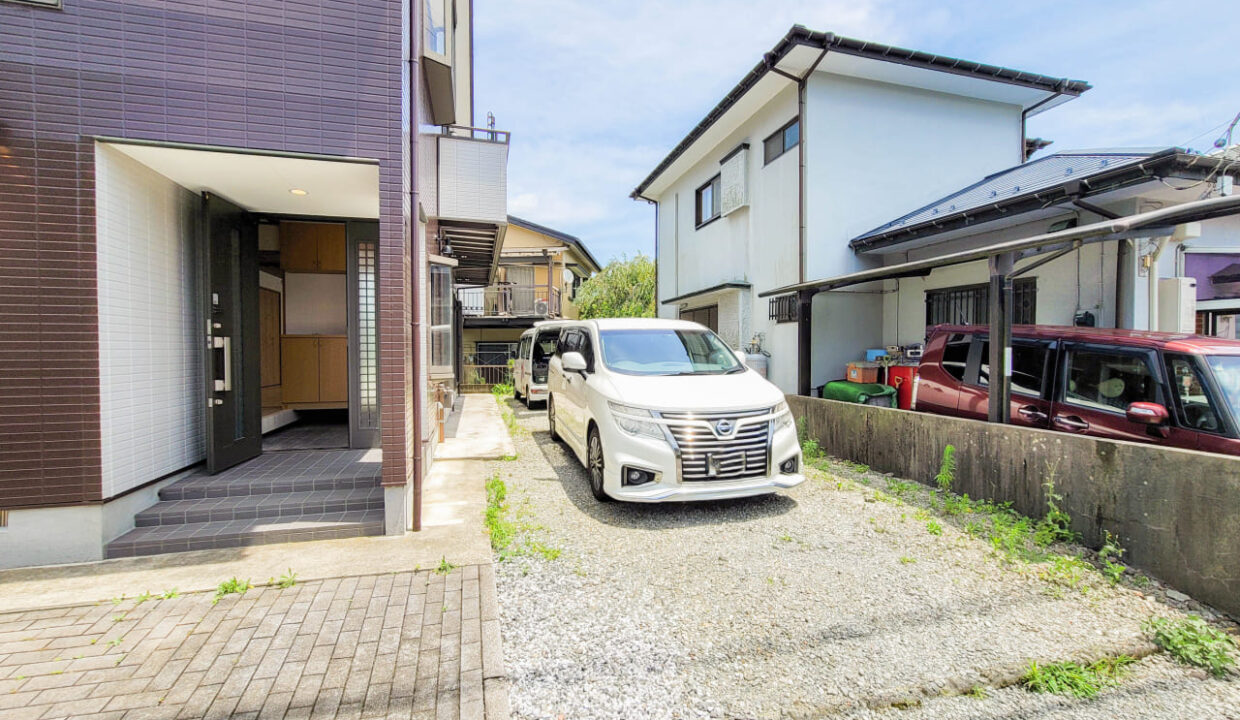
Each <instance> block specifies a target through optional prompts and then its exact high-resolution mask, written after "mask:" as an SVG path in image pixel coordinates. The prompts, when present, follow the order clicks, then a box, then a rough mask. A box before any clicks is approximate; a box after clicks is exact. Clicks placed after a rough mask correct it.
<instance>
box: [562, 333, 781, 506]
mask: <svg viewBox="0 0 1240 720" xmlns="http://www.w3.org/2000/svg"><path fill="white" fill-rule="evenodd" d="M548 376H549V380H548V387H549V389H550V393H549V395H547V420H548V422H549V423H550V426H551V437H552V439H556V440H563V441H564V442H565V443H566V444H567V445H568V446H569V448H571V450H572V452H573V454H575V455H576V456H577V459H578V460H579V461H581V463H582V464H583V465H584V466H585V467H586V469H587V470H588V471H589V477H590V491H591V493H593V495H594V497H595V498H596V499H598V500H600V501H605V500H610V499H616V500H628V501H631V502H660V501H666V500H718V499H723V498H735V497H745V496H749V495H760V494H763V493H772V492H777V491H780V490H784V489H787V488H791V487H795V486H796V485H799V484H800V483H801V482H803V481H804V480H805V476H804V475H803V474H802V468H801V447H800V443H799V442H798V441H797V433H796V426H795V423H794V421H793V419H792V413H791V412H790V411H789V409H788V404H787V403H786V402H784V396H783V393H781V392H780V391H779V388H777V387H775V386H774V385H772V384H771V383H770V382H768V381H767V380H766V379H765V378H763V377H762V376H761V375H759V374H758V373H757V372H755V371H754V370H751V369H749V368H748V367H746V366H745V364H744V363H742V362H741V360H740V358H739V357H738V356H737V354H736V353H735V352H734V351H733V350H732V349H731V348H729V347H728V346H727V344H726V343H724V342H723V341H722V340H720V339H719V337H718V336H716V335H715V334H714V333H713V332H711V331H710V330H708V329H707V328H705V327H703V326H701V325H699V324H697V323H693V322H686V321H683V320H655V319H632V320H619V319H617V320H583V321H579V322H575V323H569V324H567V325H566V326H565V327H563V328H561V329H560V332H559V346H558V347H557V348H556V353H555V356H554V357H552V359H551V368H550V371H549V373H548Z"/></svg>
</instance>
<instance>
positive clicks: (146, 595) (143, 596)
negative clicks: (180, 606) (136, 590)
mask: <svg viewBox="0 0 1240 720" xmlns="http://www.w3.org/2000/svg"><path fill="white" fill-rule="evenodd" d="M153 597H155V596H154V595H152V594H151V591H150V590H147V591H146V592H144V593H142V594H141V595H139V596H138V597H136V598H134V600H135V601H136V602H135V603H134V607H137V606H138V605H141V604H142V603H144V602H146V601H147V600H150V599H151V598H153Z"/></svg>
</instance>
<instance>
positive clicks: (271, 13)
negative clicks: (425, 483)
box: [0, 0, 413, 507]
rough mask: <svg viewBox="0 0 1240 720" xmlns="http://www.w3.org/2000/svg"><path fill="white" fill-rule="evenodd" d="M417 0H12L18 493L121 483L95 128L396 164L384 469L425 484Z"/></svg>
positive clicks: (2, 115) (1, 347)
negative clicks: (406, 4) (105, 387)
mask: <svg viewBox="0 0 1240 720" xmlns="http://www.w3.org/2000/svg"><path fill="white" fill-rule="evenodd" d="M402 6H403V3H402V2H400V1H399V0H373V1H368V2H360V1H354V2H349V1H333V0H300V1H296V2H295V1H293V0H288V1H284V2H281V1H277V0H272V1H270V2H261V3H260V2H245V1H244V0H210V2H207V3H203V2H201V1H200V0H168V1H167V2H163V1H159V2H157V1H155V0H127V1H123V2H122V1H121V0H70V1H69V2H66V3H65V7H64V9H63V10H48V9H44V8H38V7H34V6H26V5H18V4H12V3H0V48H2V51H0V507H20V506H30V505H48V504H61V503H72V502H81V501H91V500H99V499H101V498H103V497H105V494H104V487H103V474H102V469H101V448H100V419H99V418H100V407H99V393H100V374H99V371H100V350H99V337H98V313H99V304H98V303H99V299H98V296H97V291H96V281H95V251H96V248H95V222H96V213H95V167H94V142H93V137H94V136H111V137H124V138H131V139H145V140H154V141H171V142H188V143H203V144H210V145H223V146H233V147H243V148H252V149H263V150H281V151H290V152H307V153H318V154H326V155H347V156H355V157H368V158H376V159H378V160H379V163H380V256H381V262H382V263H383V267H382V268H381V271H380V272H381V274H380V290H379V294H380V297H379V305H380V312H381V313H382V314H383V316H382V317H381V319H380V323H381V333H382V337H381V340H380V345H381V351H380V352H381V355H380V367H381V372H382V379H381V382H382V383H383V400H384V404H385V409H384V413H385V414H384V416H383V423H384V429H383V451H384V482H385V483H387V484H403V483H404V482H406V481H407V479H408V477H409V474H408V473H409V467H408V462H407V458H408V450H409V448H410V447H411V443H410V442H409V428H408V425H409V422H410V418H411V417H412V413H411V409H412V408H411V400H410V398H409V393H410V391H411V388H412V385H411V380H412V376H413V373H412V368H413V358H412V351H411V347H412V344H411V343H410V337H409V328H410V320H411V316H410V315H409V302H410V288H411V287H412V285H413V276H412V275H411V273H410V264H409V245H408V241H407V233H408V231H409V230H408V225H407V224H406V219H407V218H408V217H409V216H410V212H411V210H410V204H409V195H407V194H405V193H406V191H411V190H412V187H411V185H410V180H409V168H410V167H412V163H413V158H412V157H408V156H407V155H406V154H405V153H406V150H407V149H406V148H405V147H404V144H405V143H404V142H402V131H404V132H405V133H407V132H408V128H409V120H410V114H409V112H408V109H407V107H408V106H407V105H405V106H404V107H402V99H403V96H404V94H405V93H404V92H403V91H404V88H405V85H403V84H402V73H403V72H404V69H403V68H404V65H405V64H404V63H403V62H402V60H403V59H406V58H407V57H408V55H407V54H402V50H404V51H407V50H408V48H407V47H406V46H404V45H403V44H402V40H403V39H404V33H402V29H403V28H405V29H407V28H408V27H409V26H408V25H407V24H403V23H407V22H409V19H408V18H405V17H403V14H402ZM402 110H405V112H403V113H402ZM405 137H408V135H407V134H406V135H405ZM402 158H403V159H402ZM147 479H152V478H147Z"/></svg>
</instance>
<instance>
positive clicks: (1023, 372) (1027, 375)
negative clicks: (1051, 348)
mask: <svg viewBox="0 0 1240 720" xmlns="http://www.w3.org/2000/svg"><path fill="white" fill-rule="evenodd" d="M1046 350H1047V348H1046V346H1045V345H1041V344H1036V345H1031V344H1026V343H1013V345H1012V392H1016V393H1021V394H1022V395H1032V396H1034V397H1041V396H1042V378H1044V377H1045V376H1046ZM977 384H978V385H981V386H982V387H987V386H988V385H989V384H990V341H989V340H984V341H982V359H981V364H980V365H978V368H977Z"/></svg>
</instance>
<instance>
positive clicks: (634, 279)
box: [576, 255, 655, 320]
mask: <svg viewBox="0 0 1240 720" xmlns="http://www.w3.org/2000/svg"><path fill="white" fill-rule="evenodd" d="M576 303H577V310H578V312H579V313H580V314H581V319H583V320H589V319H592V318H611V317H654V316H655V310H654V261H653V260H651V259H650V258H649V257H647V256H646V255H638V256H637V257H635V258H633V259H632V260H629V259H628V258H621V259H619V260H612V261H611V262H609V263H607V267H605V268H603V271H602V272H600V273H598V274H597V275H595V276H594V277H592V278H590V279H589V280H587V281H585V283H583V284H582V285H581V288H580V289H579V290H578V291H577V299H576Z"/></svg>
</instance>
